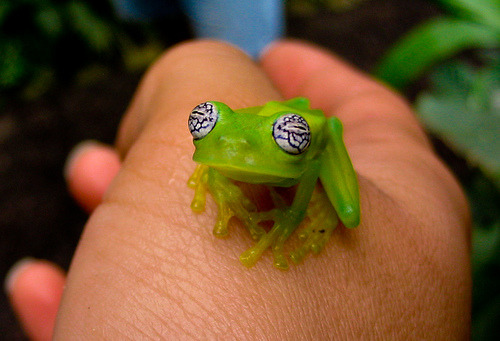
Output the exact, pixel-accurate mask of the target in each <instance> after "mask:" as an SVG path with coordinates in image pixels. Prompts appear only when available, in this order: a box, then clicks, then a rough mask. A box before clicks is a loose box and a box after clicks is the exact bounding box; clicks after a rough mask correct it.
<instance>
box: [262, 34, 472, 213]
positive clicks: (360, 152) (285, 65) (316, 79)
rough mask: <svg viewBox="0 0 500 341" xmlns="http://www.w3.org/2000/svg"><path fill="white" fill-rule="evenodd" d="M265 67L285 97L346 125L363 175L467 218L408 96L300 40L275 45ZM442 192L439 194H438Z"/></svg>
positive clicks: (401, 195)
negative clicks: (304, 102) (308, 102)
mask: <svg viewBox="0 0 500 341" xmlns="http://www.w3.org/2000/svg"><path fill="white" fill-rule="evenodd" d="M261 63H262V66H263V68H264V69H265V70H266V72H267V74H268V75H269V77H270V78H271V79H272V80H273V82H274V83H275V84H276V86H277V87H278V88H279V90H280V91H282V93H283V94H284V95H285V97H295V96H305V97H307V98H309V99H310V100H311V102H312V105H313V106H314V107H317V108H321V109H323V110H324V111H325V113H326V114H327V115H335V116H337V117H339V118H340V119H341V121H342V122H343V125H344V137H345V143H346V145H347V148H348V150H349V154H350V156H351V159H352V161H353V164H354V167H355V169H356V170H357V172H358V173H359V174H361V175H362V176H364V177H366V178H368V179H370V180H371V181H372V182H373V183H375V184H376V185H377V186H378V187H379V189H381V190H383V191H384V192H386V193H389V194H390V195H391V196H392V197H393V198H394V199H397V200H399V201H400V202H403V200H404V201H406V202H405V203H404V204H406V205H413V203H414V200H415V199H416V198H415V197H409V196H408V195H407V189H408V187H409V186H411V187H413V188H416V189H418V188H422V189H423V188H433V189H434V190H433V191H428V192H426V193H424V192H421V193H419V195H421V196H425V197H426V199H424V200H428V199H429V200H430V199H431V198H430V197H433V198H434V199H433V200H435V201H436V204H437V205H438V206H443V203H446V204H445V205H444V206H448V205H449V204H450V201H451V204H452V205H453V209H454V210H455V211H456V212H460V214H461V217H462V218H464V219H466V218H465V217H466V216H467V205H466V201H465V198H464V195H463V193H462V191H461V190H460V188H459V186H458V184H457V182H456V181H455V179H454V178H453V176H451V174H450V173H449V171H448V170H447V169H446V168H445V167H444V166H443V164H442V163H441V162H440V161H439V160H438V159H437V158H436V156H435V155H434V153H433V152H432V150H431V148H430V144H429V142H428V140H427V138H426V136H425V134H424V132H423V130H422V129H421V127H420V125H419V124H418V121H417V120H416V118H415V116H414V114H413V112H412V110H411V108H410V107H409V106H408V104H407V103H406V101H405V100H404V99H402V98H401V97H400V96H398V95H397V94H395V93H394V92H392V91H390V90H388V89H387V88H385V87H384V86H382V85H381V84H379V83H378V82H376V81H375V80H373V79H371V78H370V77H368V76H367V75H365V74H363V73H362V72H360V71H358V70H356V69H355V68H353V67H351V66H350V65H348V64H347V63H346V62H344V61H342V60H340V59H339V58H337V57H335V56H333V55H332V54H330V53H328V52H327V51H325V50H322V49H320V48H317V47H314V46H312V45H308V44H305V43H301V42H296V41H284V42H279V43H276V44H274V45H273V46H272V47H271V48H270V49H269V50H268V51H267V53H266V54H265V55H264V56H263V58H262V61H261ZM435 194H438V195H435Z"/></svg>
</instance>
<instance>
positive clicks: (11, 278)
mask: <svg viewBox="0 0 500 341" xmlns="http://www.w3.org/2000/svg"><path fill="white" fill-rule="evenodd" d="M34 262H35V259H34V258H31V257H26V258H22V259H20V260H18V261H17V262H15V263H14V265H12V267H11V268H10V269H9V271H7V275H5V280H4V283H3V286H4V291H5V293H6V294H7V295H9V294H10V293H11V292H12V288H13V287H14V283H15V282H16V280H17V278H18V277H19V275H20V274H21V273H22V272H23V271H24V270H25V269H26V268H27V267H28V266H29V265H31V264H33V263H34Z"/></svg>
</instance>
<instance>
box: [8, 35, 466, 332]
mask: <svg viewBox="0 0 500 341" xmlns="http://www.w3.org/2000/svg"><path fill="white" fill-rule="evenodd" d="M269 79H270V80H269ZM273 84H274V86H273ZM276 88H277V89H278V90H279V92H278V91H277V90H275V89H276ZM281 96H284V97H285V98H290V97H295V96H304V97H308V98H309V99H310V100H311V102H312V106H313V107H316V108H321V109H323V110H324V112H325V113H326V114H327V115H336V116H338V117H339V118H340V119H341V120H342V122H343V123H344V136H345V142H346V145H347V148H348V150H349V152H350V156H351V159H352V161H353V164H354V167H355V169H356V170H357V172H358V175H359V181H360V191H361V207H362V217H363V221H362V224H361V226H360V227H359V228H357V229H355V230H348V231H347V230H345V229H343V228H338V229H337V230H336V231H335V232H334V234H333V235H332V238H331V241H330V242H329V243H328V244H327V246H326V248H325V250H324V251H323V253H322V254H321V255H320V256H319V257H314V258H310V259H308V260H307V261H306V263H305V264H303V265H300V266H297V267H294V268H292V269H291V271H289V272H286V273H284V272H280V271H277V270H275V269H273V268H272V267H271V266H270V264H269V263H271V262H272V261H271V259H270V258H271V257H270V256H269V255H267V256H266V255H265V256H264V259H263V260H262V261H260V262H259V263H257V265H256V266H255V267H254V268H252V269H251V270H248V269H246V268H244V267H242V266H241V265H240V264H239V262H238V255H239V254H240V253H241V251H242V250H245V249H246V248H247V247H248V246H249V243H250V242H251V241H250V240H249V238H248V236H246V235H245V234H244V231H242V229H238V228H234V229H233V230H232V231H231V236H232V237H231V239H229V240H227V241H220V240H214V238H213V237H212V235H211V234H210V230H211V227H212V225H213V221H214V219H215V213H216V209H215V206H214V205H213V204H212V205H207V214H203V215H199V216H198V215H195V214H193V213H192V212H191V211H190V207H189V203H190V200H191V196H192V191H191V190H190V189H189V188H187V186H186V180H187V178H188V176H189V174H190V172H191V171H192V170H193V168H194V163H193V162H192V161H191V160H190V158H191V155H192V150H193V147H192V144H191V137H190V135H189V132H188V131H187V128H186V120H187V115H188V113H189V112H190V110H191V109H192V107H194V106H195V105H196V104H198V103H200V102H203V101H205V100H222V101H224V102H225V103H227V104H228V105H229V106H231V107H234V108H238V107H246V106H251V105H261V104H263V103H265V102H267V101H269V100H274V99H281ZM117 149H118V151H119V152H120V154H121V155H122V157H123V158H124V163H123V165H122V167H121V170H120V172H119V174H118V176H117V177H116V179H115V180H114V181H113V183H112V185H111V186H110V189H109V191H108V192H107V194H106V196H105V197H104V199H103V202H102V204H101V205H100V206H99V207H98V208H97V210H96V211H95V212H94V214H93V215H92V217H91V219H90V220H89V223H88V224H87V226H86V228H85V232H84V234H83V236H82V240H81V242H80V245H79V247H78V250H77V252H76V254H75V258H74V260H73V264H72V266H71V269H70V273H69V277H68V283H67V288H66V292H65V294H64V299H63V301H62V305H61V309H60V312H59V319H58V326H57V328H56V334H55V336H56V339H57V338H61V339H67V338H72V337H73V338H75V337H81V338H113V337H115V338H116V337H119V335H122V334H123V335H126V336H128V337H131V338H138V337H151V338H154V337H156V338H158V337H159V336H167V335H168V336H170V337H171V338H188V337H193V338H214V337H215V336H216V335H225V336H227V337H228V338H239V339H240V338H263V337H264V338H266V337H267V338H276V339H283V338H294V337H295V338H297V337H299V336H300V337H303V338H312V339H317V338H335V339H353V338H363V337H365V338H366V337H369V338H377V337H378V338H383V339H387V338H389V339H394V338H401V339H407V338H429V337H432V338H433V339H440V338H443V339H444V338H446V339H450V338H457V337H464V338H465V337H467V335H468V333H469V327H470V326H469V324H470V288H471V281H470V268H469V258H468V253H469V230H468V220H469V217H468V211H467V206H466V203H465V199H464V197H463V194H462V192H461V191H460V189H459V187H458V185H457V183H456V181H455V180H454V179H453V177H452V176H451V175H450V174H449V172H448V171H447V170H446V168H445V167H444V166H443V165H442V163H441V162H440V161H439V160H437V158H436V157H435V156H434V154H433V153H432V151H431V148H430V146H429V143H428V141H427V140H426V138H425V136H424V134H423V133H422V131H421V129H420V128H419V126H418V124H417V122H416V120H415V119H414V117H413V114H412V113H411V110H410V109H409V107H408V106H407V104H406V103H405V102H404V101H403V100H401V99H400V98H399V97H397V96H396V95H394V94H393V93H391V92H390V91H388V90H386V89H385V88H383V87H382V86H380V85H379V84H377V83H376V82H374V81H372V80H370V79H369V78H368V77H366V76H365V75H362V74H361V73H359V72H357V71H355V70H353V69H352V68H350V67H349V66H347V65H345V64H344V63H342V62H341V61H339V60H338V59H336V58H335V57H332V56H330V55H328V54H327V53H326V52H324V51H321V50H318V49H316V48H313V47H310V46H307V45H304V44H301V43H295V42H281V43H278V44H275V45H274V46H273V47H271V48H270V49H269V50H268V51H267V53H266V54H265V55H264V57H263V58H262V61H261V68H259V67H258V66H256V65H254V64H253V63H252V62H251V61H250V60H248V59H247V58H246V57H245V56H244V55H243V54H241V53H239V52H238V51H236V50H234V49H233V48H230V47H228V46H225V45H222V44H219V43H210V42H196V43H190V44H185V45H182V46H179V47H177V48H175V49H173V50H171V51H170V52H168V53H167V54H166V56H165V57H164V58H162V60H160V61H159V62H158V63H157V64H156V65H155V66H154V67H153V68H152V70H151V71H150V72H149V73H148V75H147V76H146V78H145V80H144V81H143V83H142V85H141V86H140V88H139V91H138V93H137V95H136V98H135V99H134V101H133V103H132V105H131V108H130V110H129V112H128V114H127V116H126V117H125V119H124V122H123V125H122V127H121V130H120V136H119V139H118V143H117ZM111 155H112V154H111ZM110 159H111V158H108V157H106V158H104V161H102V162H101V163H100V164H101V165H102V164H106V162H109V160H110ZM115 160H116V159H115ZM113 162H115V161H113ZM116 164H117V161H116V162H115V163H114V165H115V166H116ZM75 169H76V170H78V169H80V168H78V167H76V168H75ZM117 169H118V166H117V167H116V170H117ZM69 178H70V183H71V181H72V180H71V179H72V178H71V176H70V177H69ZM78 179H80V180H81V179H82V178H81V177H78V176H77V177H76V178H73V181H76V184H75V183H74V184H73V185H72V186H73V187H72V188H73V192H74V193H75V195H76V196H77V198H80V201H82V197H84V196H85V195H88V197H89V198H93V199H95V200H94V203H93V204H89V206H88V208H89V209H91V208H92V207H93V206H95V205H96V204H97V203H98V202H99V201H100V200H99V199H100V196H101V195H102V193H103V191H99V190H97V191H95V193H94V194H91V195H89V194H88V193H86V191H85V187H88V186H83V188H84V190H83V191H82V192H81V193H80V194H78V190H75V188H78V186H79V185H78V184H79V183H80V182H79V181H80V180H78ZM108 182H109V181H108V180H107V181H103V184H104V186H102V187H104V188H105V187H107V183H108ZM80 184H81V183H80ZM75 186H76V187H75ZM70 187H71V186H70ZM82 193H83V194H82ZM20 280H21V278H19V280H18V281H17V282H19V281H20ZM15 287H16V286H15V285H13V286H12V288H13V289H12V292H15Z"/></svg>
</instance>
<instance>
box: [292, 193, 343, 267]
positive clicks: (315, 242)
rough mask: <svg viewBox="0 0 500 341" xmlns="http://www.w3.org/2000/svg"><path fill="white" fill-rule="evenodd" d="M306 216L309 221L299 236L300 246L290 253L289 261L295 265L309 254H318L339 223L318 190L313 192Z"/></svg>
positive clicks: (325, 197) (329, 204)
mask: <svg viewBox="0 0 500 341" xmlns="http://www.w3.org/2000/svg"><path fill="white" fill-rule="evenodd" d="M307 216H308V217H309V220H310V221H309V222H308V223H307V225H306V226H305V227H304V228H303V229H302V230H301V231H300V234H299V240H300V241H301V243H302V244H301V245H300V246H299V247H297V248H296V249H295V250H294V251H292V252H291V253H290V259H291V260H292V261H293V262H294V263H295V264H298V263H300V262H302V261H303V260H304V258H305V257H306V256H307V254H309V252H312V253H313V254H315V255H317V254H319V253H320V252H321V251H322V250H323V248H324V247H325V244H326V242H327V241H328V240H329V239H330V236H331V235H332V232H333V230H335V228H336V227H337V225H338V223H339V218H338V216H337V213H336V212H335V209H334V208H333V206H332V205H331V203H330V200H329V199H328V197H327V195H326V193H325V192H324V191H323V190H322V189H320V188H316V189H315V190H314V193H313V195H312V198H311V202H310V204H309V207H308V209H307Z"/></svg>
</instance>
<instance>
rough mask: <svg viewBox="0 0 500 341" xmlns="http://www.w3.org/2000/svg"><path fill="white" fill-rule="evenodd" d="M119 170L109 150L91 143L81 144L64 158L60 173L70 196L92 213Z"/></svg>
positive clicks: (106, 147)
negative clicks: (63, 166) (63, 174)
mask: <svg viewBox="0 0 500 341" xmlns="http://www.w3.org/2000/svg"><path fill="white" fill-rule="evenodd" d="M120 166H121V163H120V159H119V157H118V154H117V152H116V151H115V150H114V149H113V148H111V147H108V146H106V145H103V144H100V143H97V142H94V141H85V142H82V143H81V144H79V145H77V146H76V147H75V148H74V149H73V151H72V152H71V153H70V155H69V156H68V160H67V163H66V166H65V170H64V173H65V178H66V181H67V183H68V188H69V191H70V193H71V194H72V195H73V197H74V198H75V200H76V201H77V202H78V203H79V204H80V205H81V206H82V207H83V208H84V209H85V210H86V211H88V212H92V211H93V210H94V209H95V208H96V207H97V205H99V204H100V203H101V201H102V197H103V196H104V193H106V191H107V189H108V187H109V184H110V183H111V181H112V180H113V178H114V177H115V175H116V174H117V173H118V171H119V170H120Z"/></svg>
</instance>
